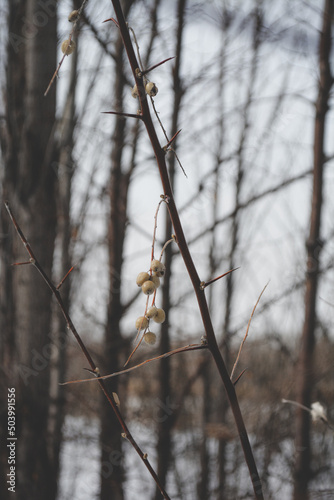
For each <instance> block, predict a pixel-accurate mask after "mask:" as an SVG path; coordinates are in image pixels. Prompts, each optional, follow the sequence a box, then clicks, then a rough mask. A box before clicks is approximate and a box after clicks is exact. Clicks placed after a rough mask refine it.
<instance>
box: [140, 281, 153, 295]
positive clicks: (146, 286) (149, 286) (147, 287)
mask: <svg viewBox="0 0 334 500" xmlns="http://www.w3.org/2000/svg"><path fill="white" fill-rule="evenodd" d="M141 289H142V290H143V293H144V294H145V295H152V293H154V292H155V284H154V283H153V281H145V283H143V285H142V287H141Z"/></svg>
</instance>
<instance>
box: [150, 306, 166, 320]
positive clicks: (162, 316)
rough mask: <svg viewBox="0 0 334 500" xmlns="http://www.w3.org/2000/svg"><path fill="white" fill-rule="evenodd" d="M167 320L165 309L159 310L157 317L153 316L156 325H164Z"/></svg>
mask: <svg viewBox="0 0 334 500" xmlns="http://www.w3.org/2000/svg"><path fill="white" fill-rule="evenodd" d="M165 319H166V314H165V311H164V310H163V309H160V308H158V309H157V313H156V315H155V316H153V321H155V322H156V323H163V322H164V321H165Z"/></svg>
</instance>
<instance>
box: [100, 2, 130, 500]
mask: <svg viewBox="0 0 334 500" xmlns="http://www.w3.org/2000/svg"><path fill="white" fill-rule="evenodd" d="M132 3H133V1H132V0H128V1H126V2H125V5H124V11H125V15H126V16H127V15H128V13H129V9H130V7H131V5H132ZM115 54H116V60H115V65H116V71H115V84H114V99H115V102H116V103H117V111H118V112H122V111H123V92H124V88H125V86H126V79H125V76H124V69H123V55H124V48H123V42H122V39H121V37H120V36H119V37H118V39H117V42H116V48H115ZM124 144H125V119H124V118H123V117H119V116H117V117H116V119H115V128H114V132H113V137H112V153H111V175H110V183H109V202H110V218H109V221H108V253H109V304H108V315H107V325H106V331H105V344H104V359H103V373H112V372H115V371H117V370H118V369H119V365H120V361H119V356H120V351H121V348H122V347H123V340H122V336H121V330H120V320H121V318H122V314H123V307H122V303H121V274H122V266H123V247H124V239H125V232H126V222H127V196H128V188H129V183H130V173H124V172H122V157H123V148H124ZM118 386H119V384H118V378H117V377H115V378H113V379H111V380H110V381H109V382H108V387H109V389H110V391H111V392H115V393H117V392H118ZM121 440H122V438H121V430H120V427H119V423H118V420H117V417H116V415H115V414H114V413H113V412H112V410H111V408H110V406H109V405H107V404H106V403H105V400H104V399H103V401H102V407H101V432H100V446H101V494H100V498H101V500H109V499H110V498H113V499H114V500H123V498H124V495H123V480H124V477H123V476H124V473H123V467H122V463H121V450H122V443H121Z"/></svg>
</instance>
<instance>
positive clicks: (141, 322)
mask: <svg viewBox="0 0 334 500" xmlns="http://www.w3.org/2000/svg"><path fill="white" fill-rule="evenodd" d="M147 327H148V319H147V318H145V316H139V318H137V319H136V330H145V328H147Z"/></svg>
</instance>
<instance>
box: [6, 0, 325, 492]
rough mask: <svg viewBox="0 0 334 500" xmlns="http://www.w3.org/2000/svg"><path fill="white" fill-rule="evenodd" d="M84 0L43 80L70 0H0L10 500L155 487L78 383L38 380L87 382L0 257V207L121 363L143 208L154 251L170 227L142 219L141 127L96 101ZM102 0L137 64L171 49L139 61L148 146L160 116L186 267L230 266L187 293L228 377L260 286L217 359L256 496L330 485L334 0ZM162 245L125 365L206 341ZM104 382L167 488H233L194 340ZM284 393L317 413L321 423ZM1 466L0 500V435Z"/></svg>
mask: <svg viewBox="0 0 334 500" xmlns="http://www.w3.org/2000/svg"><path fill="white" fill-rule="evenodd" d="M84 3H85V4H86V5H85V8H84V9H83V12H82V15H81V17H80V22H79V23H78V27H77V30H76V31H75V33H74V40H75V43H76V50H75V51H74V52H73V54H71V55H70V56H66V57H65V59H64V62H63V64H62V66H61V68H60V71H59V78H56V79H55V81H54V83H53V85H52V87H51V88H50V90H49V92H48V94H47V96H45V97H44V93H45V91H46V89H47V87H48V84H49V82H50V80H51V77H52V75H53V74H54V71H55V70H56V68H57V64H58V62H59V61H60V59H61V57H62V53H61V44H62V42H63V40H64V39H66V38H68V35H69V33H70V31H71V28H72V25H71V23H69V21H68V15H69V13H70V12H71V11H72V10H73V9H79V8H80V6H81V5H82V2H81V1H80V2H79V1H77V0H75V1H74V2H71V1H68V0H61V1H56V0H25V1H23V0H15V1H12V0H11V1H6V0H2V1H1V2H0V23H1V40H0V56H1V66H0V83H1V100H0V120H1V122H0V125H1V128H0V140H1V157H0V161H1V164H0V166H1V170H0V181H1V188H0V202H1V206H0V213H1V221H0V224H1V228H0V236H1V239H0V245H1V246H0V252H1V253H0V257H1V261H0V266H1V267H0V272H1V278H0V299H1V308H0V356H1V372H0V373H1V393H2V395H4V396H1V432H2V434H3V436H2V437H3V438H4V439H6V435H7V423H8V406H7V391H8V388H15V392H16V425H17V428H16V431H17V436H18V440H17V446H16V451H17V477H16V479H17V492H16V495H17V498H20V499H21V498H25V499H26V498H34V500H39V499H43V500H45V498H48V499H50V500H51V499H53V498H54V499H56V498H58V499H59V500H60V499H61V500H66V499H67V498H71V499H78V500H84V499H85V498H87V499H88V498H99V499H102V500H104V499H107V498H113V499H115V500H118V499H122V500H123V499H126V500H130V499H133V498H138V499H140V498H145V499H146V498H152V499H153V498H154V499H156V500H157V499H158V498H161V493H160V491H159V489H158V488H157V487H156V485H155V484H154V482H153V481H152V478H151V477H150V476H149V475H148V474H147V472H146V471H145V468H144V467H143V465H142V464H141V463H140V461H139V462H137V457H136V456H135V454H134V452H133V450H132V449H131V448H130V446H129V444H128V443H127V442H126V440H124V439H123V438H122V436H121V429H120V427H119V424H118V422H117V421H116V419H115V416H114V415H113V414H112V412H111V409H110V408H109V407H108V405H107V404H106V401H105V399H104V398H102V396H101V394H100V392H101V391H99V389H98V387H97V383H95V382H93V383H87V384H77V385H75V384H73V385H67V386H66V385H65V386H62V385H59V383H62V382H66V381H69V380H75V379H82V378H87V372H85V371H83V368H88V366H87V363H86V362H85V360H84V358H83V356H82V353H81V352H80V350H79V348H78V346H77V343H76V341H75V339H74V338H73V337H72V336H71V332H69V330H68V328H67V326H66V322H65V321H64V318H63V316H62V314H61V311H59V309H58V307H57V304H56V301H55V300H54V298H52V295H51V293H49V291H48V289H47V287H46V285H45V283H43V280H42V279H41V277H40V276H39V275H38V273H37V271H36V269H34V268H33V266H29V265H22V266H13V264H15V263H20V262H24V261H26V260H27V256H26V255H25V249H24V247H23V246H22V243H21V241H20V239H19V238H18V236H17V234H16V232H15V228H14V226H13V224H12V222H11V220H10V217H9V215H8V212H7V210H6V208H5V205H4V202H5V201H8V202H9V204H10V207H11V209H12V210H13V213H14V214H15V217H16V220H17V221H18V222H19V224H20V226H21V228H22V230H23V231H24V234H25V236H26V237H27V239H28V241H29V243H30V245H31V247H32V249H33V251H34V253H35V255H36V257H37V258H38V260H39V262H40V263H41V265H42V266H43V269H44V270H45V272H46V274H47V275H48V276H50V277H51V278H52V281H53V283H55V284H57V283H62V282H61V280H62V278H63V277H64V276H65V275H66V273H67V272H68V271H69V270H70V269H71V268H72V266H74V269H73V270H72V271H71V273H70V275H69V276H68V278H67V279H66V280H65V281H64V282H63V283H62V285H61V288H60V289H59V290H60V293H61V296H62V299H63V302H64V304H65V307H66V309H67V310H69V311H70V315H71V318H72V320H73V323H74V324H75V325H76V329H77V330H78V331H79V332H80V335H81V336H82V338H83V340H84V342H85V343H86V345H87V348H88V349H89V351H90V352H91V354H92V356H93V358H94V359H95V360H96V364H97V366H98V367H99V369H100V372H101V373H103V374H107V373H113V372H115V371H118V370H121V369H122V367H123V365H124V363H125V362H126V360H127V359H128V357H129V355H130V353H131V351H132V350H133V348H134V346H135V344H134V339H135V337H136V333H137V332H136V327H135V321H136V319H137V317H138V316H140V315H142V314H143V312H144V309H145V299H144V298H143V295H142V294H141V293H139V292H140V290H139V291H138V287H137V285H136V277H137V275H138V273H139V272H141V271H147V270H148V268H149V264H150V259H151V250H152V237H153V230H154V226H155V222H157V232H156V239H155V247H156V254H157V255H159V254H160V250H161V249H162V247H163V245H164V243H165V242H166V241H167V240H169V239H170V238H171V235H172V233H173V228H172V227H171V223H170V219H169V215H168V210H167V204H166V203H162V204H161V207H160V211H159V214H158V217H157V218H156V219H155V214H156V211H157V206H158V204H159V202H161V197H160V195H161V194H162V193H163V191H162V188H161V184H160V178H159V173H158V170H157V167H156V162H155V158H154V155H153V153H152V150H151V149H150V145H149V141H148V138H147V135H146V133H145V130H144V127H143V126H142V125H141V124H140V121H139V120H136V119H134V118H132V119H131V118H126V119H125V118H124V117H122V116H119V115H111V114H102V112H105V111H117V112H118V113H121V112H125V113H130V114H136V112H137V108H138V102H137V101H136V100H134V99H133V97H132V95H131V89H132V87H133V85H134V81H133V77H132V75H131V72H130V68H129V65H128V63H127V59H126V54H125V51H124V49H123V45H122V42H121V40H120V37H119V33H118V28H117V26H116V25H115V23H112V22H109V23H105V24H103V21H104V20H105V19H108V18H110V17H111V16H113V15H114V13H113V8H112V4H111V2H110V1H109V0H101V1H99V2H94V1H93V0H90V1H88V2H84ZM121 3H122V6H123V9H124V12H125V17H126V20H127V21H128V23H129V26H130V27H131V28H132V29H133V30H134V33H135V37H136V40H137V43H138V46H139V50H140V56H141V60H142V64H143V67H144V68H148V67H150V66H152V65H155V64H156V63H158V62H160V61H162V60H164V59H167V58H169V57H173V58H174V59H172V60H170V61H167V62H166V63H165V64H163V65H161V66H159V67H157V68H156V69H155V70H152V71H151V72H150V73H148V75H147V77H148V78H149V79H150V80H152V81H153V82H154V83H155V84H156V86H157V87H158V90H159V91H158V93H157V95H156V96H154V97H153V103H154V106H155V108H156V113H154V110H153V111H152V113H153V116H154V121H155V124H156V130H157V131H158V134H159V139H160V141H161V145H165V144H166V143H168V140H169V139H171V138H172V137H173V136H174V134H175V133H176V132H177V131H178V130H180V129H181V132H180V133H179V134H178V135H177V138H176V139H175V141H174V142H173V143H172V145H171V146H172V148H170V150H169V151H168V152H167V153H166V160H167V163H168V168H169V175H170V180H171V184H172V186H173V190H174V195H175V200H176V204H177V207H178V209H179V213H180V217H181V220H182V224H183V226H184V231H185V234H186V238H187V241H188V244H189V248H190V251H191V254H192V256H193V259H194V261H195V264H196V267H197V270H198V273H199V275H200V276H201V278H202V279H203V280H205V281H208V280H209V279H211V278H214V277H215V276H219V275H221V274H223V273H225V272H227V271H228V270H230V269H234V268H238V270H236V271H234V272H233V273H231V274H229V275H227V276H226V277H224V278H222V279H221V280H219V281H217V282H215V283H213V284H212V285H210V286H209V287H207V288H206V291H205V293H206V296H207V299H208V302H209V306H210V312H211V317H212V321H213V325H214V327H215V332H216V335H217V340H218V343H219V345H220V348H221V352H222V354H223V357H224V359H225V362H226V365H227V368H228V370H229V372H231V370H232V368H233V365H234V363H235V360H236V356H237V353H238V349H239V346H240V344H241V342H242V340H243V338H244V335H245V333H246V329H247V324H248V322H249V319H250V316H251V313H252V310H253V308H254V305H255V303H256V302H257V300H258V298H259V296H260V294H261V292H262V290H263V289H264V287H265V285H266V284H267V283H268V285H267V287H266V289H265V291H264V293H263V295H262V296H261V299H260V301H259V304H258V305H257V308H256V311H255V314H254V317H253V318H252V323H251V325H250V328H249V336H248V338H247V341H246V343H245V345H244V347H243V350H242V353H241V357H240V360H239V364H238V368H237V373H236V376H237V375H239V374H240V373H241V372H242V371H243V370H244V369H246V371H245V373H244V374H243V375H242V377H241V378H240V380H239V381H238V383H237V385H236V391H237V394H238V398H239V401H240V405H241V409H242V413H243V416H244V419H245V423H246V427H247V430H248V432H249V435H250V440H251V443H252V446H253V451H254V455H255V458H256V461H257V465H258V469H259V473H260V477H261V480H262V484H263V491H264V495H265V498H268V499H270V498H272V499H276V498H293V499H294V500H299V499H303V500H305V499H306V498H310V499H313V498H314V499H315V498H328V499H329V498H332V497H333V495H334V479H333V478H334V471H333V464H334V453H333V430H332V428H331V426H332V424H331V422H333V421H334V407H333V397H334V364H333V359H334V338H333V332H332V318H333V306H334V298H333V278H334V275H333V263H334V260H333V249H334V226H333V220H334V218H333V208H334V207H333V200H332V196H331V193H332V187H333V184H334V175H333V160H334V146H333V140H332V137H333V123H334V121H333V109H332V108H333V94H332V83H333V82H332V75H331V68H332V67H333V53H332V51H331V44H332V40H331V31H332V29H333V28H332V24H333V23H332V19H333V1H331V0H326V1H323V2H314V1H302V0H291V1H283V2H282V1H273V0H246V1H237V0H230V1H228V0H226V1H218V0H217V1H214V0H212V1H192V0H177V1H176V0H175V1H166V0H154V1H153V0H147V1H146V0H142V1H139V0H138V1H136V0H124V1H123V2H121ZM133 41H134V38H133ZM153 103H152V102H151V103H150V106H153ZM159 120H160V122H161V123H162V125H163V128H164V130H163V129H162V127H161V124H160V122H159ZM165 134H166V135H165ZM166 136H167V137H166ZM175 152H176V154H175ZM179 161H180V163H181V165H182V167H181V166H180V163H179ZM184 172H185V173H184ZM185 174H186V175H185ZM163 261H164V262H165V264H166V274H165V276H164V279H163V280H162V284H161V287H160V288H159V289H158V291H157V303H158V306H159V307H163V308H164V310H165V312H166V321H165V322H164V323H162V324H161V326H160V325H158V324H157V325H156V326H155V328H154V329H153V327H152V330H154V332H155V333H156V334H157V338H158V341H157V343H156V345H155V346H153V347H152V346H148V345H146V344H145V343H142V344H141V345H140V347H139V348H138V349H137V350H136V352H135V353H134V355H133V358H132V359H131V361H130V364H129V365H128V366H134V365H135V364H138V363H140V362H142V361H145V360H146V359H148V358H152V357H154V356H157V355H158V354H161V353H164V352H168V351H170V350H171V349H175V348H177V347H181V346H185V345H187V344H192V343H201V342H204V341H205V340H203V335H204V331H203V327H202V323H201V319H200V314H199V311H198V308H197V304H196V298H195V295H194V293H193V290H192V288H191V282H190V280H189V277H188V275H187V272H186V269H185V266H184V264H183V261H182V259H181V256H180V253H179V251H178V247H177V244H176V243H175V242H172V243H171V244H170V245H168V246H167V247H166V250H165V252H164V257H163ZM106 383H107V385H108V388H110V391H112V392H113V393H117V395H118V398H119V400H120V408H121V411H122V413H123V414H124V415H125V417H126V420H127V422H128V423H129V426H130V427H131V430H132V431H133V434H134V435H135V436H137V437H138V441H139V442H140V444H141V447H142V448H143V449H144V450H145V451H146V452H147V453H148V455H149V457H150V458H151V459H152V463H153V465H154V467H155V469H156V470H157V472H158V476H159V477H160V479H161V481H162V484H163V485H164V486H165V487H166V489H167V491H168V492H169V495H170V497H171V498H173V499H177V498H178V499H182V500H184V499H194V498H198V499H201V500H204V499H214V500H222V499H232V498H238V499H242V498H252V488H251V483H250V481H249V478H248V477H247V470H246V467H245V464H244V462H243V456H242V451H241V447H240V442H239V439H238V435H237V431H236V429H235V426H234V423H233V418H232V413H231V410H230V408H229V405H228V402H227V399H226V395H225V391H224V388H223V385H222V384H221V380H220V379H219V376H218V374H217V370H216V368H215V366H214V365H212V361H211V358H210V357H209V354H208V353H207V352H205V350H204V349H203V350H199V351H198V352H185V353H181V354H178V355H175V356H173V357H170V358H165V359H163V360H160V361H156V362H154V363H150V364H146V365H145V366H143V367H141V368H139V369H137V370H135V371H133V372H131V373H129V374H124V375H120V376H119V377H116V378H112V379H110V380H108V381H107V382H106ZM282 399H285V400H289V401H293V402H295V401H297V402H299V403H300V404H303V405H304V406H305V407H306V408H308V409H310V410H311V409H312V407H311V405H312V404H314V403H315V402H320V404H321V405H322V407H323V409H324V412H325V413H323V414H321V418H322V420H321V418H320V421H319V419H317V414H316V413H315V412H313V413H311V412H309V411H307V409H306V410H305V409H302V408H300V407H298V406H296V405H295V404H293V403H283V402H282ZM311 417H313V420H317V421H314V422H312V418H311ZM324 418H325V419H328V420H324ZM326 422H327V423H326ZM4 439H2V440H1V443H3V442H4ZM302 449H306V450H307V452H306V453H303V452H301V450H302ZM0 468H1V484H0V495H1V498H11V497H10V496H9V495H10V493H8V485H7V484H6V481H4V480H3V479H2V478H5V477H6V474H8V449H6V447H4V446H3V445H2V444H1V451H0Z"/></svg>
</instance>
